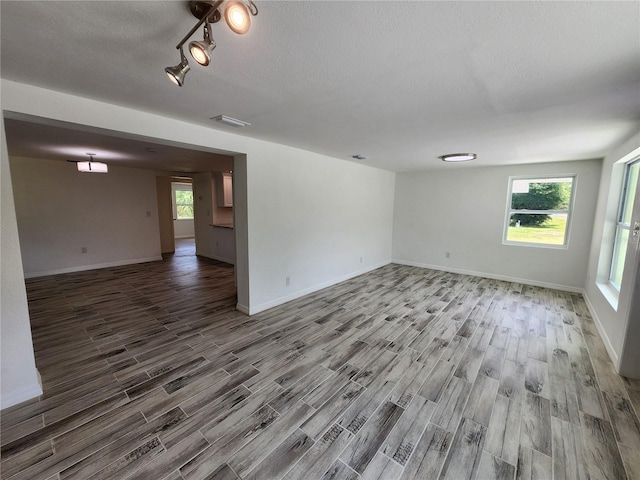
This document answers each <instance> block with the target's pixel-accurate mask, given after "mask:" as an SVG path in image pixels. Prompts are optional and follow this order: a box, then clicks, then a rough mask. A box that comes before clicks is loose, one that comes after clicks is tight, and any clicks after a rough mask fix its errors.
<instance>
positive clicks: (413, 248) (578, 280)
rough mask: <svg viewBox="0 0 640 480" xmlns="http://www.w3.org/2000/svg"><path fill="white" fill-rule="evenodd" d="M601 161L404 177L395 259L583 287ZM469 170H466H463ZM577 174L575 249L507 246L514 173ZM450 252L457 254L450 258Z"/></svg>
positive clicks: (397, 206) (399, 191)
mask: <svg viewBox="0 0 640 480" xmlns="http://www.w3.org/2000/svg"><path fill="white" fill-rule="evenodd" d="M600 165H601V161H600V160H590V161H580V162H559V163H548V164H530V165H514V166H505V167H470V168H465V167H463V166H462V165H451V169H450V170H446V171H443V170H437V171H428V172H422V173H404V174H398V176H397V178H396V200H395V214H394V227H393V259H394V261H397V262H399V263H406V264H410V265H419V266H427V267H432V268H439V269H443V270H449V271H454V272H461V273H470V274H476V275H482V276H488V277H492V278H502V279H508V280H513V281H520V282H524V283H530V284H534V285H542V286H549V287H556V288H562V289H566V290H572V291H582V287H583V286H584V279H585V276H586V264H587V260H588V253H589V245H590V241H591V232H592V229H593V214H594V209H595V202H596V196H595V195H594V192H595V191H596V190H597V188H598V182H599V178H600ZM460 167H462V168H460ZM549 174H551V175H560V174H577V184H576V194H575V202H574V209H573V214H572V218H571V227H570V237H569V247H568V248H567V249H551V248H538V247H525V246H515V245H503V244H502V237H503V229H504V222H505V219H506V217H505V210H506V207H507V190H508V182H509V176H515V175H549ZM445 252H450V254H451V256H450V258H446V257H445Z"/></svg>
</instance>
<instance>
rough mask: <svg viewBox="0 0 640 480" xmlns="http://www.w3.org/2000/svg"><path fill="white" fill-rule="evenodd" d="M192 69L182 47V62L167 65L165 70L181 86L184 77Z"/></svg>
mask: <svg viewBox="0 0 640 480" xmlns="http://www.w3.org/2000/svg"><path fill="white" fill-rule="evenodd" d="M190 69H191V67H190V66H189V62H187V57H185V56H184V52H183V51H182V48H180V63H179V64H178V65H176V66H175V67H167V68H165V69H164V71H165V72H166V73H167V77H169V80H171V81H172V82H173V83H175V84H176V85H178V86H179V87H181V86H182V85H183V84H184V77H185V75H186V74H187V72H188V71H189V70H190Z"/></svg>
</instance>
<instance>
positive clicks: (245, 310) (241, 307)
mask: <svg viewBox="0 0 640 480" xmlns="http://www.w3.org/2000/svg"><path fill="white" fill-rule="evenodd" d="M236 310H237V311H239V312H240V313H244V314H245V315H249V307H247V306H246V305H242V304H240V303H236Z"/></svg>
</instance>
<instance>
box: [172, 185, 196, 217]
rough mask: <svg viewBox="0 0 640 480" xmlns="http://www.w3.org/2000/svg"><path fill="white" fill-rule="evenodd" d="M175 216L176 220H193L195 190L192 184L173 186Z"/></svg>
mask: <svg viewBox="0 0 640 480" xmlns="http://www.w3.org/2000/svg"><path fill="white" fill-rule="evenodd" d="M173 214H174V218H175V219H176V220H193V189H192V187H191V184H188V183H174V184H173Z"/></svg>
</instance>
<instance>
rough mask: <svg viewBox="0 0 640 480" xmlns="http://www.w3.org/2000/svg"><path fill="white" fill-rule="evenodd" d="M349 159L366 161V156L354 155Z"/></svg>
mask: <svg viewBox="0 0 640 480" xmlns="http://www.w3.org/2000/svg"><path fill="white" fill-rule="evenodd" d="M351 158H354V159H356V160H366V159H367V158H369V157H367V156H366V155H361V154H360V153H356V154H355V155H351Z"/></svg>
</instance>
